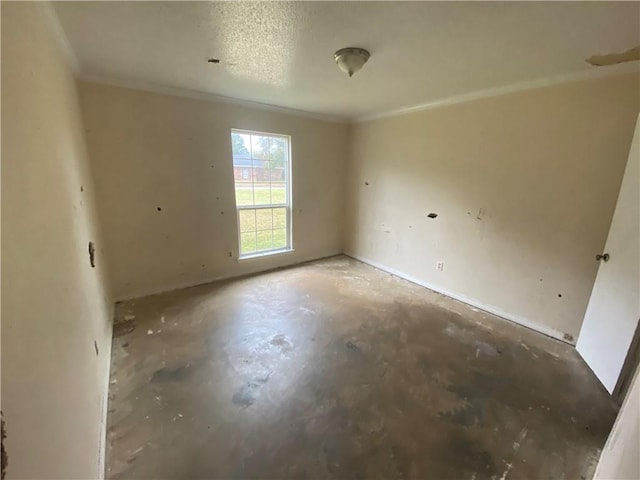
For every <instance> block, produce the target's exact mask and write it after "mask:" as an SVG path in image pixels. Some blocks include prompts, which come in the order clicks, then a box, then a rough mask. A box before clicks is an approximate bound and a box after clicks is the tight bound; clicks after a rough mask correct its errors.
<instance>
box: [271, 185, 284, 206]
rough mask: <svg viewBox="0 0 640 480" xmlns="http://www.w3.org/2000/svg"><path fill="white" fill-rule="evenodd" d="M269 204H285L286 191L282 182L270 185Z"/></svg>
mask: <svg viewBox="0 0 640 480" xmlns="http://www.w3.org/2000/svg"><path fill="white" fill-rule="evenodd" d="M271 202H272V203H276V204H277V203H287V189H286V185H285V184H284V183H283V182H272V183H271Z"/></svg>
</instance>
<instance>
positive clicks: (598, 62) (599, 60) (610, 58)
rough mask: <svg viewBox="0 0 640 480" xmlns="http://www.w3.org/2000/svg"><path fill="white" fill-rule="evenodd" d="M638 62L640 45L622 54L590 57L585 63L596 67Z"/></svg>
mask: <svg viewBox="0 0 640 480" xmlns="http://www.w3.org/2000/svg"><path fill="white" fill-rule="evenodd" d="M636 60H640V45H639V46H637V47H634V48H630V49H629V50H627V51H625V52H622V53H608V54H606V55H592V56H591V57H589V58H587V63H590V64H591V65H594V66H596V67H604V66H608V65H616V64H618V63H625V62H634V61H636Z"/></svg>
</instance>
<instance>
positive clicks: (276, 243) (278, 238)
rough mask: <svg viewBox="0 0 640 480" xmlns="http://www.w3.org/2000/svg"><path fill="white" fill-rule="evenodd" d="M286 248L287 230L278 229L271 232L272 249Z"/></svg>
mask: <svg viewBox="0 0 640 480" xmlns="http://www.w3.org/2000/svg"><path fill="white" fill-rule="evenodd" d="M286 246H287V230H286V229H284V228H279V229H277V230H274V231H273V248H284V247H286Z"/></svg>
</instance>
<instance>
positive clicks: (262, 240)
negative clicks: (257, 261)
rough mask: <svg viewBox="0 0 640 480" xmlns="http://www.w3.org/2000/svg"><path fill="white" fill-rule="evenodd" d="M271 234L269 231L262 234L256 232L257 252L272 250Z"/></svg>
mask: <svg viewBox="0 0 640 480" xmlns="http://www.w3.org/2000/svg"><path fill="white" fill-rule="evenodd" d="M272 236H273V232H272V231H271V230H266V231H264V232H258V233H257V237H258V245H257V246H258V251H260V250H271V249H272V248H273V240H272Z"/></svg>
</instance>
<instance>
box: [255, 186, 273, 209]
mask: <svg viewBox="0 0 640 480" xmlns="http://www.w3.org/2000/svg"><path fill="white" fill-rule="evenodd" d="M253 189H254V190H253V191H254V195H255V199H256V205H269V204H270V203H271V190H270V188H269V183H268V182H262V183H257V182H256V183H255V184H254V187H253Z"/></svg>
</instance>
